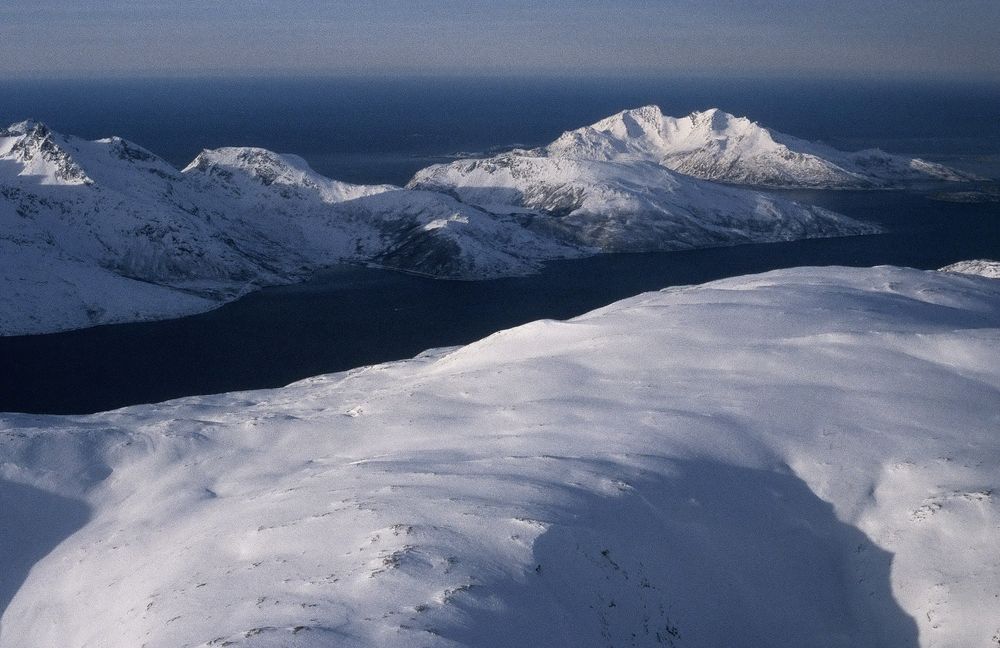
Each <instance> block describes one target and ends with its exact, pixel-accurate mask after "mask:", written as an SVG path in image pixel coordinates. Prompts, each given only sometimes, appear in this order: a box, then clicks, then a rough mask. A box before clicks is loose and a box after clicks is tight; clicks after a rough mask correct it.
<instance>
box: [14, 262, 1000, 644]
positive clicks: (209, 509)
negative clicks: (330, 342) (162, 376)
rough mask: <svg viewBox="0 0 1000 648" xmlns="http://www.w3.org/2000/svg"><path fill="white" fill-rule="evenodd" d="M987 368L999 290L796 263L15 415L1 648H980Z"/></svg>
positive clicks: (965, 281)
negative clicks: (117, 403)
mask: <svg viewBox="0 0 1000 648" xmlns="http://www.w3.org/2000/svg"><path fill="white" fill-rule="evenodd" d="M998 348H1000V283H998V282H996V281H993V280H990V279H984V278H980V277H968V276H962V275H956V274H949V273H937V272H922V271H916V270H907V269H899V268H890V267H880V268H873V269H845V268H822V269H816V268H800V269H794V270H784V271H778V272H772V273H768V274H762V275H755V276H748V277H740V278H734V279H727V280H724V281H718V282H714V283H709V284H705V285H702V286H697V287H685V288H675V289H670V290H666V291H663V292H659V293H648V294H644V295H640V296H638V297H635V298H632V299H628V300H625V301H622V302H619V303H616V304H613V305H611V306H608V307H605V308H602V309H600V310H598V311H594V312H592V313H589V314H587V315H584V316H582V317H579V318H576V319H574V320H571V321H568V322H553V321H539V322H535V323H532V324H528V325H525V326H521V327H518V328H515V329H511V330H508V331H503V332H500V333H497V334H495V335H492V336H490V337H488V338H485V339H483V340H481V341H479V342H476V343H474V344H471V345H469V346H466V347H462V348H456V349H446V350H438V351H433V352H428V353H426V354H423V355H422V356H420V357H417V358H415V359H413V360H409V361H404V362H395V363H391V364H386V365H380V366H373V367H367V368H363V369H358V370H355V371H351V372H347V373H341V374H334V375H328V376H320V377H317V378H313V379H309V380H305V381H302V382H299V383H295V384H293V385H290V386H288V387H286V388H283V389H277V390H270V391H259V392H245V393H234V394H225V395H217V396H206V397H196V398H187V399H183V400H178V401H173V402H169V403H163V404H159V405H148V406H139V407H131V408H127V409H122V410H118V411H114V412H108V413H103V414H97V415H93V416H82V417H51V416H50V417H45V416H28V415H14V414H6V415H0V478H2V479H3V480H4V481H3V482H0V488H3V489H13V490H8V491H5V492H6V493H8V495H9V493H14V495H17V494H18V493H24V492H27V493H33V494H34V495H32V497H34V498H36V499H37V500H38V501H39V502H42V503H43V504H44V506H43V507H42V508H43V509H44V511H43V513H44V514H43V515H42V516H41V517H40V518H39V519H37V520H35V519H32V518H31V517H29V516H26V515H25V516H23V517H22V518H18V519H19V522H18V528H17V529H16V530H15V532H14V534H13V537H15V538H34V537H37V538H42V539H43V541H42V542H41V544H40V546H38V547H29V546H28V545H27V544H26V543H24V542H20V543H18V542H15V543H14V545H13V546H14V547H15V549H14V550H13V551H11V550H6V549H5V550H4V551H3V552H0V574H10V573H14V576H13V577H12V578H13V580H9V579H8V581H9V582H8V581H4V582H3V583H0V584H2V585H3V586H4V587H5V588H7V589H8V590H10V588H16V593H15V594H14V595H13V598H12V599H11V600H10V603H9V605H8V606H7V608H6V610H5V611H4V613H3V616H2V619H0V645H2V646H3V648H8V647H10V648H15V647H21V646H26V645H30V646H33V647H34V648H78V647H83V646H89V647H98V646H99V647H101V648H126V647H127V648H135V647H136V646H147V647H149V648H157V647H163V648H168V647H169V648H177V647H180V646H220V645H231V646H245V647H247V648H251V647H269V648H270V647H273V648H276V647H279V646H280V647H299V648H302V647H317V648H318V647H320V646H323V647H326V646H331V645H337V646H416V645H421V646H460V645H468V646H621V645H636V646H662V645H666V646H677V647H681V646H690V647H706V648H708V647H712V648H716V647H719V646H769V647H780V646H788V647H789V648H792V647H796V648H799V647H801V646H842V647H845V648H846V647H850V648H859V647H875V646H900V647H906V646H916V645H922V646H964V647H969V648H975V647H980V648H987V646H993V645H995V641H996V640H995V636H996V633H997V632H998V631H1000V598H998V594H1000V562H998V558H997V557H998V556H1000V532H998V528H1000V527H998V525H1000V507H998V504H997V500H996V495H995V493H996V488H997V486H998V482H1000V469H998V468H997V466H998V465H1000V438H998V435H997V429H998V426H1000V418H998V409H997V403H998V402H1000V362H998V355H997V349H998ZM11 484H14V485H15V486H11ZM39 493H45V495H44V496H43V495H39ZM74 502H75V503H74ZM56 509H65V510H66V511H77V512H78V513H75V515H77V518H74V519H67V520H66V522H65V524H63V525H62V526H61V527H60V528H61V532H62V533H64V534H65V536H66V537H65V539H64V540H63V541H62V542H61V543H60V544H58V546H55V545H56V542H57V539H54V538H52V537H51V535H52V532H51V530H46V529H47V527H46V525H47V524H48V518H50V517H51V515H52V513H51V511H54V510H56ZM80 525H82V526H80ZM38 527H44V528H38ZM76 527H80V528H79V530H76V531H75V532H73V529H74V528H76ZM8 534H9V532H8ZM46 534H47V535H46ZM0 537H10V536H9V535H8V536H0ZM51 547H55V548H54V549H52V550H51V551H50V552H49V553H48V554H47V555H45V556H44V557H40V555H39V554H40V549H41V548H44V549H48V548H51ZM30 561H37V562H35V563H34V565H33V566H32V568H31V570H30V573H27V577H26V578H24V574H25V573H26V569H27V567H26V563H28V562H30ZM12 567H13V571H12V569H11V568H12ZM22 579H23V584H21V582H20V581H21V580H22ZM11 583H13V585H12V584H11ZM3 591H5V590H3V589H0V592H3ZM0 600H2V599H0Z"/></svg>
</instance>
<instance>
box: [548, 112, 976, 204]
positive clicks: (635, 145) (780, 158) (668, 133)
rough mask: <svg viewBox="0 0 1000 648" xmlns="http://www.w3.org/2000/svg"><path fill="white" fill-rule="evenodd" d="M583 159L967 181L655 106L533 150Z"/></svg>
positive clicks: (814, 178) (745, 172) (786, 178)
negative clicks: (674, 114) (679, 114)
mask: <svg viewBox="0 0 1000 648" xmlns="http://www.w3.org/2000/svg"><path fill="white" fill-rule="evenodd" d="M535 153H536V154H544V155H548V156H553V157H572V158H583V159H588V160H611V161H635V160H645V161H648V162H654V163H657V164H660V165H662V166H664V167H666V168H669V169H673V170H674V171H679V172H681V173H684V174H687V175H691V176H695V177H698V178H704V179H707V180H718V181H722V182H731V183H735V184H746V185H765V186H777V187H822V188H838V189H846V188H874V187H890V186H895V185H898V184H899V183H905V182H913V181H920V180H951V181H961V180H970V179H973V177H972V176H970V175H968V174H965V173H962V172H960V171H956V170H954V169H949V168H948V167H945V166H943V165H940V164H936V163H933V162H928V161H926V160H921V159H918V158H909V157H905V156H900V155H892V154H889V153H885V152H884V151H881V150H878V149H867V150H864V151H857V152H853V153H845V152H843V151H838V150H836V149H834V148H832V147H830V146H827V145H825V144H821V143H817V142H809V141H806V140H803V139H799V138H797V137H793V136H791V135H785V134H783V133H778V132H775V131H772V130H770V129H767V128H764V127H763V126H761V125H759V124H757V123H756V122H753V121H750V120H749V119H747V118H746V117H736V116H734V115H731V114H729V113H727V112H724V111H722V110H719V109H718V108H712V109H709V110H705V111H702V112H694V113H691V114H690V115H688V116H687V117H670V116H667V115H664V114H663V113H662V112H661V111H660V108H659V107H658V106H644V107H642V108H636V109H632V110H625V111H623V112H620V113H618V114H617V115H612V116H611V117H607V118H605V119H602V120H601V121H599V122H597V123H595V124H593V125H591V126H585V127H583V128H579V129H577V130H573V131H568V132H566V133H563V135H562V136H560V137H559V139H557V140H556V141H555V142H553V143H552V144H550V145H549V146H547V147H545V148H543V149H541V150H540V151H537V152H535Z"/></svg>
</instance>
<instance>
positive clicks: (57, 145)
mask: <svg viewBox="0 0 1000 648" xmlns="http://www.w3.org/2000/svg"><path fill="white" fill-rule="evenodd" d="M0 160H9V161H12V162H15V163H16V166H15V167H14V170H15V173H14V175H17V176H22V177H36V178H39V179H40V184H53V185H84V184H93V180H92V179H91V178H90V177H89V176H88V175H87V173H86V172H85V171H84V170H83V168H82V167H81V166H80V165H79V164H78V163H77V161H76V160H74V159H73V156H72V155H71V154H70V152H69V151H68V150H67V146H66V138H65V137H63V136H62V135H59V134H58V133H56V132H54V131H52V130H51V129H50V128H49V127H48V126H46V125H45V124H43V123H41V122H39V121H35V120H33V119H28V120H25V121H21V122H17V123H14V124H11V125H10V126H8V127H7V129H6V130H4V131H2V132H0ZM4 175H6V174H4Z"/></svg>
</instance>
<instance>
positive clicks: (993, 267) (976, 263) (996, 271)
mask: <svg viewBox="0 0 1000 648" xmlns="http://www.w3.org/2000/svg"><path fill="white" fill-rule="evenodd" d="M941 272H957V273H960V274H968V275H978V276H980V277H988V278H990V279H1000V261H990V260H988V259H974V260H969V261H959V262H958V263H952V264H951V265H947V266H945V267H943V268H941Z"/></svg>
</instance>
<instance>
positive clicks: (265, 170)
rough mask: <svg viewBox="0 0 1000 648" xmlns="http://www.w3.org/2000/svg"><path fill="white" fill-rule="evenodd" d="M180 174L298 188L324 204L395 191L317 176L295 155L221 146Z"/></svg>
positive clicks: (244, 184) (238, 183) (200, 156)
mask: <svg viewBox="0 0 1000 648" xmlns="http://www.w3.org/2000/svg"><path fill="white" fill-rule="evenodd" d="M183 173H185V174H188V175H191V176H196V175H198V174H202V175H204V176H208V177H212V178H215V179H216V180H219V181H220V182H222V183H224V184H226V185H228V186H229V187H230V188H236V189H237V191H238V190H239V188H240V187H242V188H246V187H247V185H248V183H249V184H256V185H262V186H264V187H270V186H271V185H277V186H281V187H289V188H300V189H306V190H310V191H313V192H316V193H318V194H319V195H320V197H321V198H322V200H324V201H326V202H341V201H344V200H352V199H354V198H360V197H362V196H370V195H373V194H376V193H381V192H383V191H390V190H392V189H396V188H397V187H393V186H391V185H356V184H350V183H346V182H339V181H337V180H331V179H330V178H327V177H324V176H322V175H320V174H319V173H316V172H315V171H314V170H313V169H312V168H311V167H310V166H309V163H308V162H306V161H305V160H304V159H302V158H301V157H299V156H297V155H291V154H287V153H285V154H281V153H275V152H273V151H269V150H267V149H263V148H257V147H224V148H218V149H206V150H203V151H202V152H201V153H199V154H198V156H197V157H196V158H195V159H194V160H193V161H192V162H191V163H190V164H189V165H188V166H186V167H185V168H184V170H183Z"/></svg>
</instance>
